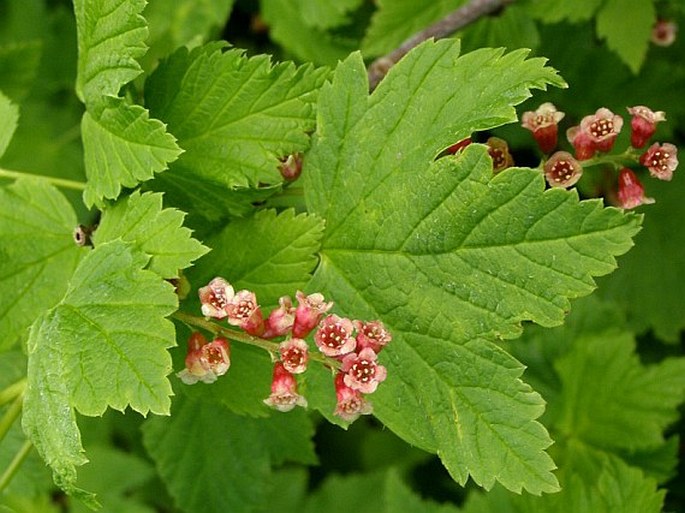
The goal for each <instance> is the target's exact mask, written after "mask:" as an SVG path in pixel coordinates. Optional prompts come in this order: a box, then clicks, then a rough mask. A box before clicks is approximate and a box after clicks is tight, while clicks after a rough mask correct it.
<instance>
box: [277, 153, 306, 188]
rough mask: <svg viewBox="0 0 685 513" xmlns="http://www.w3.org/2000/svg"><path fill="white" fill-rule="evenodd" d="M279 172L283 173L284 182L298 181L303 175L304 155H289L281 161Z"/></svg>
mask: <svg viewBox="0 0 685 513" xmlns="http://www.w3.org/2000/svg"><path fill="white" fill-rule="evenodd" d="M278 170H279V171H280V172H281V176H282V177H283V179H284V180H286V181H288V182H292V181H294V180H297V179H298V178H299V177H300V174H301V173H302V154H301V153H293V154H292V155H288V156H287V157H286V158H285V159H284V160H282V161H281V164H280V165H279V166H278Z"/></svg>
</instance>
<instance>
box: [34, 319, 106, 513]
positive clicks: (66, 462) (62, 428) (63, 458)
mask: <svg viewBox="0 0 685 513" xmlns="http://www.w3.org/2000/svg"><path fill="white" fill-rule="evenodd" d="M49 315H50V313H49V312H48V313H45V314H43V315H41V316H40V317H38V318H37V319H36V321H35V322H34V323H33V325H32V326H31V332H30V334H29V340H28V344H27V351H28V356H29V363H28V370H27V376H28V385H27V387H26V392H25V394H24V408H23V412H22V418H21V425H22V428H23V429H24V433H26V436H27V438H28V439H29V440H30V441H31V443H32V444H33V446H34V447H35V448H36V450H37V451H38V454H40V456H41V458H43V460H44V461H45V463H46V464H47V465H48V466H49V467H50V468H51V469H52V472H53V478H54V481H55V484H57V486H59V487H60V488H62V489H63V490H64V491H65V492H67V493H68V494H70V495H75V496H78V497H80V498H82V499H83V500H85V501H86V502H88V503H89V504H93V505H95V504H96V501H95V496H94V495H92V494H90V493H89V492H86V491H84V490H81V489H80V488H78V487H77V486H76V467H77V466H80V465H83V464H85V463H87V462H88V459H87V458H86V457H85V455H84V450H83V446H82V445H81V433H80V432H79V429H78V425H77V424H76V414H75V412H74V409H73V407H72V405H71V401H70V391H69V383H68V381H69V378H68V376H67V372H68V367H69V366H68V364H67V361H66V358H65V355H64V354H63V353H62V352H60V351H57V352H55V353H52V352H51V351H49V350H46V349H47V348H46V347H45V344H46V343H45V337H46V335H49V334H50V332H49V331H47V332H46V331H45V323H46V321H47V319H48V316H49Z"/></svg>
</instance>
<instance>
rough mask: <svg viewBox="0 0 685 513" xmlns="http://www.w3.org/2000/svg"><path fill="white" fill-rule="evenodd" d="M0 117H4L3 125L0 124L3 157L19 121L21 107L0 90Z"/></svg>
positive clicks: (0, 154)
mask: <svg viewBox="0 0 685 513" xmlns="http://www.w3.org/2000/svg"><path fill="white" fill-rule="evenodd" d="M0 119H2V125H0V157H2V155H3V153H5V150H6V149H7V146H9V143H10V140H11V139H12V136H13V135H14V131H15V130H16V129H17V122H18V121H19V107H17V106H16V105H14V104H13V103H12V102H11V101H10V99H9V98H8V97H7V96H5V95H4V94H2V92H0Z"/></svg>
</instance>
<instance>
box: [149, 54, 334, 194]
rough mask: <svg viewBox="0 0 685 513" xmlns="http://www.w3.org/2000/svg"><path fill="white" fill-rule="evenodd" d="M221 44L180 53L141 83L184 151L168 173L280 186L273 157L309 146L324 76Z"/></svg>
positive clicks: (228, 183) (227, 185)
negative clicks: (317, 100)
mask: <svg viewBox="0 0 685 513" xmlns="http://www.w3.org/2000/svg"><path fill="white" fill-rule="evenodd" d="M223 46H224V44H223V43H213V44H208V45H205V46H202V47H198V48H195V49H194V50H192V51H190V52H188V50H187V49H185V48H181V49H180V50H179V51H177V52H176V53H174V54H173V55H172V56H171V57H169V58H168V59H167V60H166V61H164V62H162V63H161V64H160V66H159V68H158V69H157V70H156V71H155V73H153V74H152V76H151V77H150V79H149V80H148V82H147V84H146V88H145V93H146V101H147V104H148V105H149V108H150V112H151V113H152V114H153V115H154V116H157V117H159V118H160V119H162V120H164V122H165V123H167V124H168V126H169V129H170V130H171V132H172V133H174V135H175V136H176V137H177V138H178V140H179V144H180V145H181V146H182V147H183V149H184V150H185V153H184V154H183V156H182V157H181V158H180V159H179V160H178V162H176V163H175V164H174V166H173V171H174V172H175V173H177V174H181V175H184V176H189V177H193V178H196V179H198V180H201V181H209V182H212V183H215V184H216V186H217V187H223V188H224V189H231V188H235V187H247V186H256V185H257V184H258V183H260V182H263V183H267V184H273V183H280V182H281V181H282V179H281V177H280V174H279V172H278V169H277V165H278V159H279V158H281V157H285V156H287V155H289V154H291V153H294V152H296V151H302V150H304V149H306V148H307V146H308V144H309V137H308V135H307V132H308V131H311V130H313V128H314V106H313V103H314V102H315V101H316V94H317V90H318V88H319V86H320V85H321V83H322V82H323V80H324V78H325V76H326V73H327V71H326V70H324V69H316V68H313V67H312V66H302V67H299V68H297V67H296V66H294V65H293V64H292V63H282V64H276V65H272V64H271V62H270V59H269V57H268V56H255V57H250V58H247V57H245V55H244V54H243V51H241V50H228V51H223V49H222V47H223Z"/></svg>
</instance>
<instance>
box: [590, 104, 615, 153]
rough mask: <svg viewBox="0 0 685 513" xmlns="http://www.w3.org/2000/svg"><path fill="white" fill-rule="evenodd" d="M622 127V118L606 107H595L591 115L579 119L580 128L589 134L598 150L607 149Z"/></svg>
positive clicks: (609, 148)
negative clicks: (595, 109)
mask: <svg viewBox="0 0 685 513" xmlns="http://www.w3.org/2000/svg"><path fill="white" fill-rule="evenodd" d="M621 128H623V118H622V117H621V116H619V115H617V114H614V113H613V112H611V111H610V110H609V109H607V108H606V107H602V108H599V109H597V111H596V112H595V113H594V115H592V116H585V117H584V118H583V119H582V120H581V121H580V130H581V131H582V132H584V133H586V134H589V135H590V137H591V138H592V142H593V143H594V144H595V147H596V148H597V149H598V150H599V151H609V150H611V148H612V147H613V146H614V141H615V140H616V137H617V136H618V134H619V132H620V131H621Z"/></svg>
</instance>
